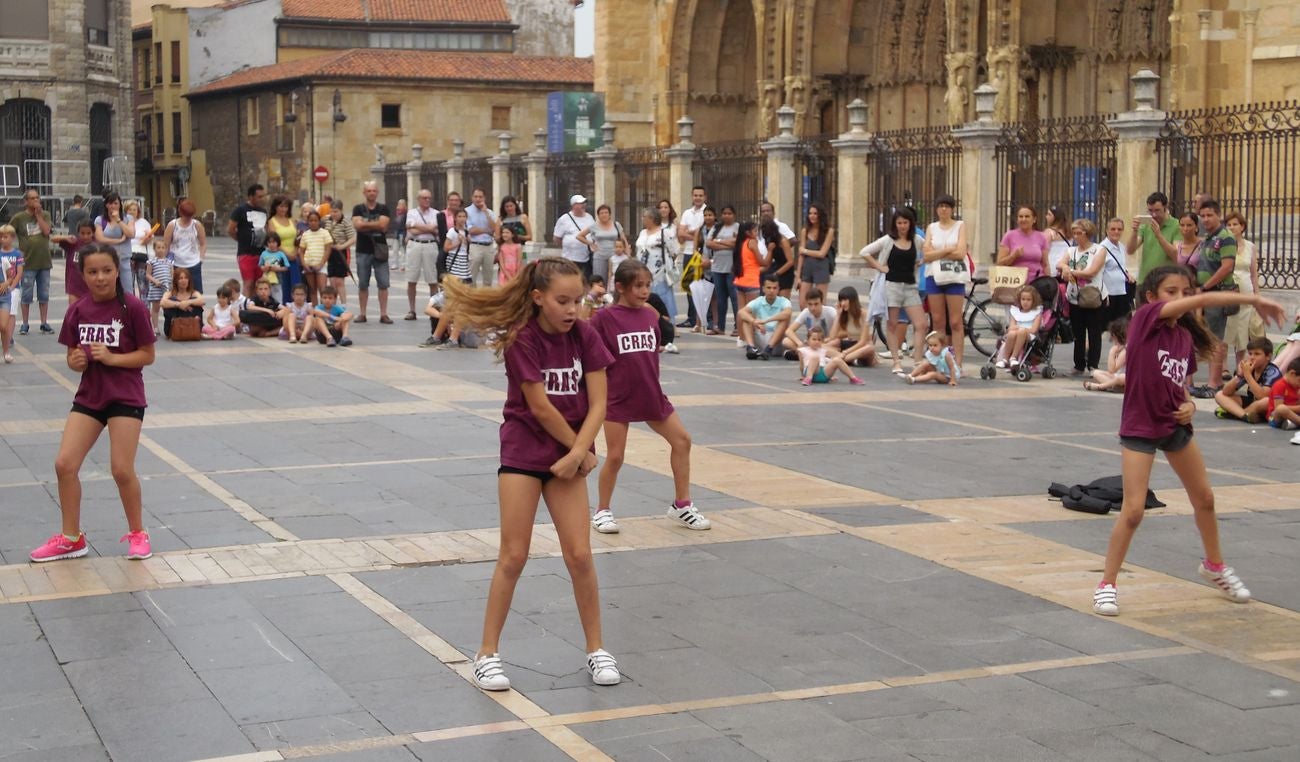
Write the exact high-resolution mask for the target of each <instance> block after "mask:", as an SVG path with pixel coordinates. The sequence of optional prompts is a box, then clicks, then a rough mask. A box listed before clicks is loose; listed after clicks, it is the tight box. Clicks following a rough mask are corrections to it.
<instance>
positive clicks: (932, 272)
mask: <svg viewBox="0 0 1300 762" xmlns="http://www.w3.org/2000/svg"><path fill="white" fill-rule="evenodd" d="M929 268H930V269H929V270H928V271H927V273H928V275H929V276H930V277H931V278H934V282H935V283H937V284H939V285H940V286H952V285H962V286H965V285H969V284H970V270H969V269H967V267H966V260H965V258H962V259H940V260H937V261H934V262H931V263H930V265H929Z"/></svg>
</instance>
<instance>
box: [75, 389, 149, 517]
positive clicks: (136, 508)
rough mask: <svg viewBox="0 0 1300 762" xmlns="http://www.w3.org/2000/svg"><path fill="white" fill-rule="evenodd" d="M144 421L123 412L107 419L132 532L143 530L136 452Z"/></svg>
mask: <svg viewBox="0 0 1300 762" xmlns="http://www.w3.org/2000/svg"><path fill="white" fill-rule="evenodd" d="M92 420H93V419H92ZM96 423H98V421H96ZM143 423H144V422H143V421H141V420H140V419H139V418H129V417H127V416H123V415H119V416H114V417H113V418H109V419H108V443H109V462H110V464H111V465H110V468H111V470H112V472H113V481H115V482H117V494H118V496H119V497H121V498H122V510H123V511H124V512H125V513H126V525H127V527H128V528H129V529H130V530H131V531H132V532H142V531H144V519H143V517H142V515H141V514H142V511H143V506H142V503H143V498H142V497H141V494H140V478H139V477H138V476H136V473H135V453H136V450H137V449H139V446H140V427H141V426H142V425H143ZM83 457H84V456H83ZM78 513H80V511H78Z"/></svg>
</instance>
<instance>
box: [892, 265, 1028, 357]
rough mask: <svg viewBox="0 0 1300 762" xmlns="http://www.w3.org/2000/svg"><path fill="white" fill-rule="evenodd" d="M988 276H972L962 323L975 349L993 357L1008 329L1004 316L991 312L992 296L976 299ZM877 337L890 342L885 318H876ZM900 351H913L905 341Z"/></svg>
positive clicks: (963, 309)
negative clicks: (999, 316) (1000, 316)
mask: <svg viewBox="0 0 1300 762" xmlns="http://www.w3.org/2000/svg"><path fill="white" fill-rule="evenodd" d="M988 282H989V279H988V278H971V282H970V286H969V287H967V289H966V302H965V305H964V306H963V307H962V323H963V325H965V327H966V338H967V339H969V340H970V343H971V346H973V347H975V351H977V352H979V353H980V354H982V355H984V356H985V357H992V356H993V353H994V352H995V351H996V350H997V347H998V339H999V338H1000V337H1001V336H1002V334H1003V333H1005V332H1006V330H1007V325H1006V320H1005V319H1004V318H998V317H994V316H993V315H991V314H989V311H988V307H989V305H991V304H993V303H994V302H993V299H992V297H986V298H984V299H981V300H976V298H975V290H976V288H978V287H979V286H983V285H986V284H987V283H988ZM923 306H924V307H925V311H926V314H929V312H930V305H929V303H928V302H927V303H924V304H923ZM899 317H900V319H903V322H906V320H905V316H903V315H900V316H899ZM874 328H875V334H876V338H877V339H878V340H879V341H880V343H881V344H884V345H885V346H886V347H888V346H889V342H888V341H887V340H886V339H885V320H884V319H883V318H876V320H875V325H874ZM899 351H900V352H903V353H906V352H909V351H911V347H910V346H909V345H908V344H907V342H904V343H903V345H902V347H900V349H899Z"/></svg>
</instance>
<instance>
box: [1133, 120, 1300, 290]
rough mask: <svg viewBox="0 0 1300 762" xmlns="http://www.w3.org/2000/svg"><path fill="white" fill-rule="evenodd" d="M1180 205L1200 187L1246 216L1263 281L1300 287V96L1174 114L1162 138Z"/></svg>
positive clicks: (1163, 177) (1164, 163)
mask: <svg viewBox="0 0 1300 762" xmlns="http://www.w3.org/2000/svg"><path fill="white" fill-rule="evenodd" d="M1156 153H1157V155H1158V163H1159V187H1160V188H1162V189H1164V190H1165V192H1166V193H1168V194H1169V198H1170V203H1171V204H1172V206H1173V208H1174V209H1186V208H1188V205H1189V204H1190V202H1191V199H1192V197H1193V196H1195V195H1196V194H1197V193H1201V192H1204V193H1208V194H1209V195H1211V196H1213V197H1214V198H1216V199H1218V201H1219V204H1220V205H1221V206H1222V207H1223V212H1224V214H1228V213H1229V212H1234V211H1235V212H1240V213H1241V214H1242V216H1244V217H1245V218H1246V221H1247V227H1246V238H1247V239H1248V240H1251V241H1253V242H1254V243H1255V246H1256V249H1255V251H1256V256H1257V257H1258V261H1259V284H1260V286H1261V287H1263V288H1292V289H1293V288H1300V238H1297V236H1298V235H1300V179H1297V172H1300V101H1288V102H1284V103H1255V104H1248V105H1244V106H1232V107H1227V108H1217V109H1207V110H1200V111H1182V112H1174V113H1171V114H1169V116H1168V119H1167V120H1166V122H1165V126H1164V129H1163V130H1161V133H1160V137H1159V138H1158V139H1157V140H1156Z"/></svg>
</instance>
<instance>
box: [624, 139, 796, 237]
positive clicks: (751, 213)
mask: <svg viewBox="0 0 1300 762" xmlns="http://www.w3.org/2000/svg"><path fill="white" fill-rule="evenodd" d="M691 171H692V174H694V175H695V182H696V184H698V185H703V186H704V190H705V191H706V192H707V193H708V195H709V205H710V206H712V207H713V208H715V209H721V208H722V207H724V206H727V205H730V206H733V207H735V209H736V219H738V220H757V219H758V205H759V204H761V203H762V202H763V200H764V199H765V198H767V155H766V154H765V153H763V149H762V148H759V147H758V143H756V142H754V141H752V140H737V141H731V142H727V143H712V144H709V145H702V146H700V147H699V153H697V154H696V158H695V161H694V162H693V163H692V165H691ZM792 224H793V223H792ZM638 225H639V222H638ZM796 227H797V226H796Z"/></svg>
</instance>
